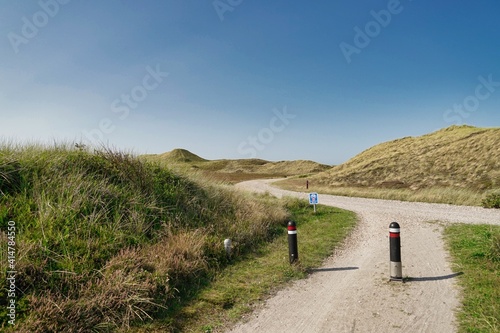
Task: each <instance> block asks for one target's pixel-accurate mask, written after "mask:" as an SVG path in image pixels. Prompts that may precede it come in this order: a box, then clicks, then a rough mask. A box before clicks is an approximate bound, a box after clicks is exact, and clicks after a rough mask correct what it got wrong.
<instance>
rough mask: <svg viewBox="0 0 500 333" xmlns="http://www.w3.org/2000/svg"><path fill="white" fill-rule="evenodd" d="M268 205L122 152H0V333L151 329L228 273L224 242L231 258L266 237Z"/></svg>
mask: <svg viewBox="0 0 500 333" xmlns="http://www.w3.org/2000/svg"><path fill="white" fill-rule="evenodd" d="M187 156H189V155H187ZM269 200H271V199H266V198H261V199H259V198H254V197H249V196H246V195H244V194H242V193H239V192H237V191H235V190H231V189H230V188H228V187H227V186H216V185H213V184H210V183H207V182H200V181H193V180H191V179H189V178H187V177H183V176H179V175H178V174H176V173H174V172H172V171H170V170H167V169H165V168H162V167H160V166H158V165H153V164H150V163H146V162H143V161H141V160H139V159H137V158H135V157H133V156H130V155H127V154H123V153H120V152H113V151H108V150H106V151H97V152H89V151H85V150H76V149H74V148H68V147H64V146H56V147H50V148H47V147H36V146H29V147H13V146H3V145H0V244H1V247H0V250H1V252H2V255H1V256H0V257H1V258H2V260H1V262H0V330H1V331H2V332H3V331H6V332H14V331H15V332H91V331H99V332H101V331H106V332H112V331H115V330H118V331H120V332H122V331H128V328H129V326H133V325H140V322H141V321H143V320H146V321H147V320H149V319H151V318H155V316H157V315H160V314H161V311H159V310H161V309H164V308H169V307H171V306H172V304H174V303H176V302H178V300H182V299H183V298H185V297H186V295H187V294H188V293H193V292H194V291H196V288H197V286H199V285H201V284H202V282H203V281H205V280H206V279H207V278H210V276H211V275H213V274H217V272H218V271H219V270H221V269H222V268H224V266H226V265H227V264H228V260H227V257H226V254H225V251H224V247H223V240H224V239H225V238H227V237H228V238H231V239H233V241H234V244H235V245H234V247H233V252H234V253H235V254H236V253H245V252H247V251H249V250H254V248H255V245H256V244H258V243H260V242H265V241H266V240H269V239H270V238H272V237H273V235H276V232H277V230H280V229H281V228H282V227H281V225H283V223H284V222H285V221H286V218H287V213H286V211H285V209H284V208H283V206H281V204H279V203H277V202H270V201H269ZM13 228H15V229H13ZM7 230H8V231H9V232H12V230H14V231H15V233H16V234H15V236H12V235H11V234H7ZM14 237H15V245H12V244H14V241H13V239H14ZM11 243H12V244H11ZM7 244H9V246H10V247H11V248H12V247H14V250H11V249H10V250H9V251H11V252H9V253H12V251H14V252H13V253H14V255H15V256H16V258H15V263H13V265H15V269H14V268H12V267H11V268H10V269H9V268H8V267H7V263H8V261H7ZM3 254H5V255H3ZM9 270H15V271H16V276H15V279H16V286H15V287H16V288H15V289H16V290H15V293H16V295H15V300H16V304H17V312H16V322H15V324H16V325H15V327H13V326H10V325H9V324H7V321H8V320H9V317H8V316H7V311H8V309H7V302H8V300H9V298H7V292H8V290H9V285H8V283H9V282H8V280H7V272H8V271H9ZM9 297H10V298H11V296H9ZM164 319H165V321H166V322H169V320H170V319H169V318H164ZM171 321H172V322H173V319H172V320H171ZM9 328H10V329H9ZM165 331H168V330H167V329H165Z"/></svg>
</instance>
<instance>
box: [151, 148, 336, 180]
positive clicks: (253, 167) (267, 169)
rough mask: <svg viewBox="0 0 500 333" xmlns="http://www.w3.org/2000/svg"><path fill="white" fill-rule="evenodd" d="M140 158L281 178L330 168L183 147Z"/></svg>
mask: <svg viewBox="0 0 500 333" xmlns="http://www.w3.org/2000/svg"><path fill="white" fill-rule="evenodd" d="M143 158H144V159H146V160H149V161H155V162H159V163H161V164H163V165H166V166H168V167H171V168H175V169H199V170H202V171H206V172H210V173H212V174H213V173H215V174H218V175H231V174H258V175H261V176H264V175H265V176H275V177H284V176H292V175H301V174H308V173H316V172H320V171H325V170H328V169H329V168H331V166H329V165H325V164H320V163H317V162H313V161H307V160H297V161H279V162H270V161H266V160H262V159H256V158H251V159H232V160H231V159H220V160H206V159H204V158H201V157H199V156H198V155H196V154H193V153H191V152H189V151H188V150H185V149H174V150H172V151H170V152H166V153H163V154H159V155H143Z"/></svg>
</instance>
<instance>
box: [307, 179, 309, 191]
mask: <svg viewBox="0 0 500 333" xmlns="http://www.w3.org/2000/svg"><path fill="white" fill-rule="evenodd" d="M308 188H309V180H306V189H308Z"/></svg>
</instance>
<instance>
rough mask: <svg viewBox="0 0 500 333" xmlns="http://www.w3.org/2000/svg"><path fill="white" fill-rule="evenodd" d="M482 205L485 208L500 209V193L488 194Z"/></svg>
mask: <svg viewBox="0 0 500 333" xmlns="http://www.w3.org/2000/svg"><path fill="white" fill-rule="evenodd" d="M482 204H483V207H484V208H500V192H494V193H490V194H488V195H487V196H486V198H485V199H484V200H483V203H482Z"/></svg>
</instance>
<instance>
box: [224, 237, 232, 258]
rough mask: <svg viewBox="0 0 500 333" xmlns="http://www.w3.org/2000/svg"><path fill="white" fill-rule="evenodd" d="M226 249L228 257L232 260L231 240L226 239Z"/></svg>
mask: <svg viewBox="0 0 500 333" xmlns="http://www.w3.org/2000/svg"><path fill="white" fill-rule="evenodd" d="M224 249H225V250H226V254H227V257H228V258H229V259H231V240H230V239H229V238H226V239H224Z"/></svg>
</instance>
